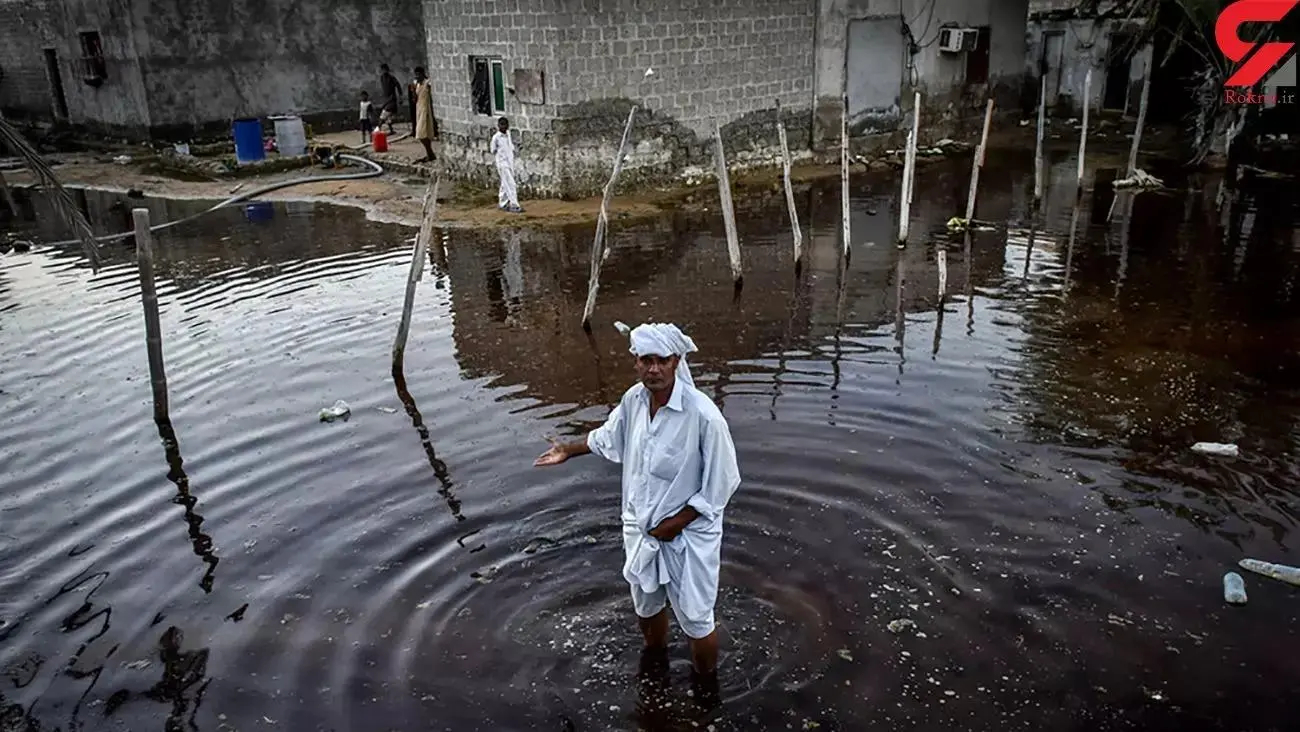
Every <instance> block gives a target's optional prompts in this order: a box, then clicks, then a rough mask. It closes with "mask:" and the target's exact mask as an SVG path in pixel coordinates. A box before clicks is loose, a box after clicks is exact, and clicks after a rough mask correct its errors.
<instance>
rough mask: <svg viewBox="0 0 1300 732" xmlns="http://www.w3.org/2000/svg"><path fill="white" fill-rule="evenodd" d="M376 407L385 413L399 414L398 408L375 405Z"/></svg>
mask: <svg viewBox="0 0 1300 732" xmlns="http://www.w3.org/2000/svg"><path fill="white" fill-rule="evenodd" d="M375 409H378V410H379V411H381V412H383V413H384V414H397V410H396V409H394V408H393V407H375Z"/></svg>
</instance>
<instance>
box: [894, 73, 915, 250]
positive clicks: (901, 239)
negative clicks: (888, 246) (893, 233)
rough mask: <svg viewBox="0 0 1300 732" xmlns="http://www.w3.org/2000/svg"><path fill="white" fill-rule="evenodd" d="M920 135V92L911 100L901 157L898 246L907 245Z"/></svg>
mask: <svg viewBox="0 0 1300 732" xmlns="http://www.w3.org/2000/svg"><path fill="white" fill-rule="evenodd" d="M920 135H921V92H916V94H915V96H913V98H912V130H911V132H909V133H908V135H907V151H906V153H905V154H904V156H903V190H902V194H901V208H902V211H901V213H900V215H899V217H898V245H899V246H900V247H901V246H903V245H905V244H907V231H908V224H909V222H910V220H911V218H912V190H913V183H914V182H915V179H916V148H917V146H918V144H919V142H920Z"/></svg>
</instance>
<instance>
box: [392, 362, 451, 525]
mask: <svg viewBox="0 0 1300 732" xmlns="http://www.w3.org/2000/svg"><path fill="white" fill-rule="evenodd" d="M402 368H403V367H402V364H401V362H399V361H396V360H394V361H393V385H394V386H395V387H396V388H397V398H398V399H399V400H401V402H402V406H404V407H406V415H407V416H408V417H410V418H411V426H413V427H415V431H416V433H417V434H419V436H420V445H421V446H422V447H424V454H425V457H427V458H428V460H429V467H431V468H433V475H434V477H436V478H437V479H438V483H440V484H441V485H442V487H441V488H440V489H438V495H440V496H442V498H443V500H444V501H446V502H447V508H448V509H450V510H451V515H452V516H453V517H455V519H456V520H457V521H464V520H465V516H464V514H462V513H461V512H460V499H459V498H456V494H455V493H453V492H452V490H451V488H452V482H451V474H450V473H448V471H447V464H446V463H444V462H443V461H442V459H441V458H439V457H438V454H437V453H436V452H434V449H433V441H432V439H430V437H429V428H428V427H426V426H425V425H424V417H423V416H421V414H420V408H419V407H417V406H416V404H415V397H413V396H411V392H410V390H409V389H407V388H406V374H405V373H404V372H403V371H402Z"/></svg>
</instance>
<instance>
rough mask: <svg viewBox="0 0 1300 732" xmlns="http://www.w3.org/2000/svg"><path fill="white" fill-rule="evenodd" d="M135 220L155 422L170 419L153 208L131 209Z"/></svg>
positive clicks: (136, 254)
mask: <svg viewBox="0 0 1300 732" xmlns="http://www.w3.org/2000/svg"><path fill="white" fill-rule="evenodd" d="M131 218H132V220H133V221H134V223H135V256H136V260H137V261H138V262H139V265H140V300H141V303H142V304H143V305H144V334H145V348H146V350H147V351H148V354H149V380H150V383H151V384H152V386H153V416H154V421H158V422H161V421H165V420H167V419H168V411H169V410H168V407H167V370H166V369H165V368H164V366H163V352H162V325H161V324H160V323H159V319H158V290H157V288H156V287H155V286H154V279H153V232H152V231H151V230H150V228H149V209H147V208H137V209H135V210H133V211H132V212H131Z"/></svg>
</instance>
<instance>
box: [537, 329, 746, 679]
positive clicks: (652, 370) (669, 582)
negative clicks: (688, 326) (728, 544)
mask: <svg viewBox="0 0 1300 732" xmlns="http://www.w3.org/2000/svg"><path fill="white" fill-rule="evenodd" d="M631 341H632V348H631V350H632V354H633V355H634V356H635V357H636V373H637V376H638V377H639V379H640V383H638V384H636V385H635V386H633V387H632V388H631V389H628V390H627V392H626V393H625V394H623V398H622V400H621V401H620V402H619V404H618V406H617V407H615V408H614V411H612V412H611V413H610V415H609V418H608V419H607V420H606V422H605V424H603V425H602V426H600V427H598V428H597V429H595V430H593V431H592V432H591V433H590V434H588V435H587V439H586V440H584V441H582V442H574V443H569V444H561V443H558V442H555V443H552V447H551V449H550V450H548V451H547V452H546V453H544V454H543V455H542V456H541V457H539V458H538V459H537V462H536V463H535V464H536V465H539V466H542V465H558V464H559V463H562V462H564V461H565V460H568V459H569V458H570V457H574V456H577V455H585V454H588V453H595V454H597V455H600V456H601V457H603V458H605V459H606V460H609V461H611V462H615V463H620V464H621V465H622V466H623V512H622V519H623V550H624V555H625V560H626V561H625V563H624V565H623V577H624V579H626V580H627V581H628V584H629V585H630V586H631V592H632V604H633V607H634V609H635V610H636V614H637V616H638V617H639V618H640V625H641V632H642V634H643V635H644V636H645V643H646V648H647V649H662V648H665V647H666V646H667V645H668V608H667V607H666V604H668V605H671V607H672V611H673V614H674V615H675V616H676V617H677V624H678V625H680V626H681V628H682V630H683V631H684V632H685V633H686V635H687V636H689V637H690V645H691V657H692V661H693V662H694V666H695V670H696V672H697V673H698V674H702V675H712V674H716V670H717V665H718V635H717V626H716V623H715V621H714V615H713V607H714V604H715V603H716V602H717V598H718V570H719V568H720V564H721V549H722V515H723V509H725V508H726V506H727V502H728V501H729V500H730V499H731V496H732V494H734V493H735V491H736V488H737V487H738V486H739V485H740V469H739V468H738V467H737V464H736V448H735V445H734V444H733V443H732V441H731V430H730V428H729V427H728V426H727V420H726V419H725V418H724V417H723V416H722V412H721V411H719V410H718V407H717V405H715V404H714V403H713V400H711V399H710V398H709V397H707V396H705V395H704V394H703V393H702V392H700V391H699V390H698V389H696V388H695V382H694V381H693V380H692V379H691V370H690V368H688V367H687V365H686V354H688V353H691V352H693V351H695V350H696V348H695V343H694V342H693V341H692V340H691V339H690V338H689V337H687V336H686V335H685V334H683V333H682V332H681V331H680V330H679V329H678V328H677V326H675V325H670V324H660V323H650V324H643V325H640V326H638V327H637V328H635V329H634V330H632V332H631Z"/></svg>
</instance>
